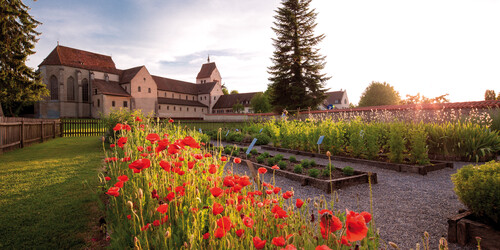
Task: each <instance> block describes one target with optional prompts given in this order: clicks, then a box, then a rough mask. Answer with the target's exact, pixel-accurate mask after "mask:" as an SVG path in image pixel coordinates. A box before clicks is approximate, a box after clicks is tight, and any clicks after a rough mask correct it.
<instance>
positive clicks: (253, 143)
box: [245, 138, 257, 154]
mask: <svg viewBox="0 0 500 250" xmlns="http://www.w3.org/2000/svg"><path fill="white" fill-rule="evenodd" d="M256 142H257V138H253V141H252V143H250V146H248V149H247V152H245V153H246V154H250V151H252V148H253V146H255V143H256Z"/></svg>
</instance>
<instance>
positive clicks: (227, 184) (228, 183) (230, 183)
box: [223, 175, 235, 187]
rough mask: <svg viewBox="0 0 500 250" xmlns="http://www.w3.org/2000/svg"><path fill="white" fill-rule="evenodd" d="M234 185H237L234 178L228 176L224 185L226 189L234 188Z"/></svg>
mask: <svg viewBox="0 0 500 250" xmlns="http://www.w3.org/2000/svg"><path fill="white" fill-rule="evenodd" d="M234 184H235V183H234V176H230V175H228V176H226V177H224V181H223V185H224V186H225V187H233V186H234Z"/></svg>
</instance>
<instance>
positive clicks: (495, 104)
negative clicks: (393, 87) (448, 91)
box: [301, 100, 500, 114]
mask: <svg viewBox="0 0 500 250" xmlns="http://www.w3.org/2000/svg"><path fill="white" fill-rule="evenodd" d="M469 108H476V109H485V108H500V101H498V100H496V101H474V102H448V103H433V104H406V105H383V106H371V107H359V108H353V109H334V110H317V111H311V113H313V114H315V113H330V112H346V111H347V112H349V111H377V110H412V109H414V110H419V109H420V110H439V109H469ZM301 113H302V112H301ZM304 113H306V112H304Z"/></svg>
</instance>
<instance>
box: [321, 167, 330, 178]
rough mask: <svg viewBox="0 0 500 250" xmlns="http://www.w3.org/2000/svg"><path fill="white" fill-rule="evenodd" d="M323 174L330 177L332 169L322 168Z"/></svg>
mask: <svg viewBox="0 0 500 250" xmlns="http://www.w3.org/2000/svg"><path fill="white" fill-rule="evenodd" d="M321 176H324V177H329V176H330V171H328V169H326V168H324V169H322V170H321Z"/></svg>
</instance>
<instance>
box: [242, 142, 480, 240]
mask: <svg viewBox="0 0 500 250" xmlns="http://www.w3.org/2000/svg"><path fill="white" fill-rule="evenodd" d="M255 148H256V149H257V150H258V151H259V152H266V151H267V152H270V153H272V152H274V151H268V150H262V149H261V148H260V147H257V146H256V147H255ZM274 153H276V152H274ZM280 154H283V155H284V156H285V157H288V156H290V155H291V154H287V153H280ZM296 158H297V159H298V160H302V159H310V158H308V157H305V156H300V155H296ZM314 160H315V161H316V162H317V163H318V164H328V160H325V159H320V158H314ZM332 163H333V164H334V165H335V166H336V167H345V166H351V167H352V168H354V169H355V170H361V171H366V172H375V173H377V177H378V184H375V185H372V190H373V192H372V193H373V211H374V214H373V218H374V221H375V223H376V227H377V228H379V229H380V236H381V238H382V242H388V241H392V242H394V243H396V244H397V245H398V246H399V247H400V249H410V248H413V249H415V245H416V243H420V244H422V236H423V234H424V232H425V231H427V232H428V233H429V234H430V237H431V238H430V248H431V249H437V247H438V245H439V244H438V241H439V239H440V238H441V237H445V238H446V237H447V232H448V223H447V218H448V217H449V216H452V215H455V214H457V212H458V210H459V209H465V206H464V205H462V204H461V203H460V201H459V200H458V198H457V196H456V195H455V193H454V191H453V183H452V182H451V178H450V176H451V174H454V173H456V171H457V169H459V168H461V167H463V166H465V165H467V164H469V163H463V162H455V163H454V165H455V167H454V168H453V169H451V168H446V169H442V170H438V171H433V172H429V173H428V174H427V175H425V176H423V175H419V174H411V173H401V172H396V171H391V170H385V169H381V168H376V167H371V166H367V165H363V164H355V163H346V162H337V161H333V162H332ZM233 168H234V172H235V173H239V174H243V173H245V172H246V173H247V174H249V170H248V167H246V166H244V165H237V164H235V165H234V166H233ZM271 177H272V175H266V176H265V178H266V179H265V181H266V182H270V178H271ZM275 179H276V185H277V186H279V187H281V188H282V189H283V190H290V189H291V188H293V190H294V191H295V196H294V198H300V199H303V200H305V199H307V198H313V197H318V196H321V195H325V196H327V197H326V198H327V200H330V196H328V195H327V194H326V193H325V192H323V191H321V190H319V189H316V188H314V187H311V186H301V185H300V183H298V182H295V181H292V180H289V179H286V178H284V177H281V176H276V177H275ZM336 192H337V194H338V202H336V203H335V207H334V209H339V210H344V209H346V208H348V209H350V210H355V211H370V200H369V186H368V184H363V185H357V186H352V187H347V188H345V189H339V190H337V191H336ZM382 244H383V243H382ZM382 246H383V245H382ZM421 248H422V247H421ZM450 249H474V248H464V247H460V246H458V245H455V244H450Z"/></svg>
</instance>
